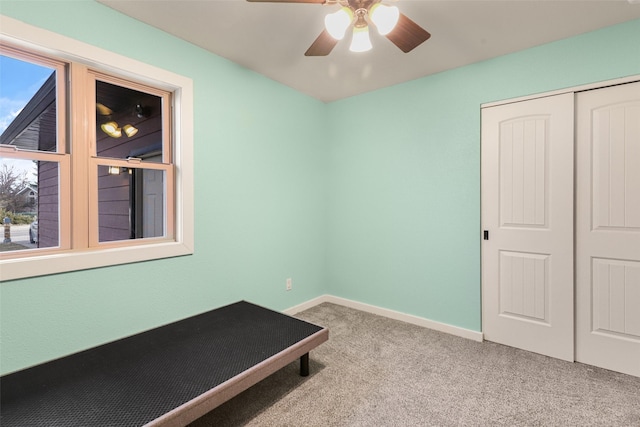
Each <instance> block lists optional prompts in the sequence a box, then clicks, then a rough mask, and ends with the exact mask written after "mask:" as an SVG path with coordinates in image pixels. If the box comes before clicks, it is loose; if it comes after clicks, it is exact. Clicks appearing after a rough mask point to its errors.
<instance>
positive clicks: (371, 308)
mask: <svg viewBox="0 0 640 427" xmlns="http://www.w3.org/2000/svg"><path fill="white" fill-rule="evenodd" d="M323 302H330V303H332V304H338V305H342V306H345V307H349V308H353V309H356V310H360V311H365V312H367V313H372V314H377V315H379V316H384V317H388V318H389V319H394V320H400V321H402V322H406V323H411V324H412V325H417V326H422V327H424V328H429V329H433V330H435V331H439V332H445V333H447V334H451V335H455V336H458V337H462V338H466V339H470V340H473V341H478V342H481V341H482V340H483V334H482V332H477V331H472V330H471V329H465V328H460V327H458V326H453V325H449V324H447V323H441V322H436V321H435V320H430V319H425V318H424V317H418V316H414V315H411V314H406V313H401V312H399V311H395V310H389V309H387V308H382V307H377V306H375V305H370V304H365V303H362V302H358V301H353V300H350V299H346V298H341V297H336V296H333V295H321V296H319V297H316V298H313V299H311V300H309V301H306V302H303V303H302V304H298V305H296V306H294V307H291V308H289V309H287V310H284V313H286V314H289V315H293V314H296V313H299V312H301V311H304V310H307V309H309V308H311V307H314V306H316V305H318V304H322V303H323Z"/></svg>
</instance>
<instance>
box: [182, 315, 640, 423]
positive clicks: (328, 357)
mask: <svg viewBox="0 0 640 427" xmlns="http://www.w3.org/2000/svg"><path fill="white" fill-rule="evenodd" d="M297 317H300V318H302V319H305V320H308V321H310V322H313V323H317V324H319V325H322V326H326V327H328V328H329V331H330V333H329V341H328V342H326V343H324V344H322V345H321V346H320V347H318V348H317V349H315V350H313V351H312V352H311V363H310V366H311V375H310V376H309V377H307V378H302V377H300V376H299V375H298V364H297V363H294V364H291V365H289V366H287V367H285V368H284V369H282V370H281V371H279V372H277V373H275V374H274V375H272V376H271V377H269V378H267V379H266V380H264V381H262V382H261V383H258V384H256V385H255V386H254V387H252V388H250V389H248V390H247V391H245V392H244V393H242V394H240V395H238V396H237V397H235V398H234V399H232V400H230V401H229V402H227V403H225V404H224V405H222V406H220V407H218V408H216V409H215V410H213V411H212V412H210V413H208V414H207V415H205V416H203V417H202V418H200V419H199V420H197V421H195V422H194V423H193V424H192V427H203V426H216V427H219V426H318V427H320V426H621V427H640V378H636V377H631V376H627V375H623V374H618V373H615V372H610V371H607V370H604V369H599V368H594V367H591V366H587V365H582V364H579V363H568V362H563V361H560V360H556V359H551V358H548V357H545V356H540V355H537V354H534V353H529V352H526V351H522V350H517V349H513V348H510V347H505V346H502V345H498V344H493V343H489V342H484V343H478V342H474V341H470V340H466V339H463V338H458V337H455V336H452V335H448V334H444V333H440V332H436V331H432V330H430V329H425V328H421V327H418V326H414V325H410V324H406V323H403V322H399V321H395V320H390V319H387V318H384V317H380V316H376V315H373V314H369V313H364V312H361V311H357V310H353V309H350V308H346V307H342V306H339V305H335V304H329V303H325V304H321V305H318V306H316V307H313V308H311V309H309V310H306V311H304V312H302V313H300V314H298V315H297Z"/></svg>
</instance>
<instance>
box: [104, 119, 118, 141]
mask: <svg viewBox="0 0 640 427" xmlns="http://www.w3.org/2000/svg"><path fill="white" fill-rule="evenodd" d="M100 128H101V129H102V131H103V132H104V133H106V134H107V135H109V136H110V137H112V138H120V137H121V136H122V130H121V129H120V128H119V127H118V124H117V123H116V122H107V123H104V124H102V125H100Z"/></svg>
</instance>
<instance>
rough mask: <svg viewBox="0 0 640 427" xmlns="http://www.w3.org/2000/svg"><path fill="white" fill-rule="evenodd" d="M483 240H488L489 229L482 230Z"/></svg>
mask: <svg viewBox="0 0 640 427" xmlns="http://www.w3.org/2000/svg"><path fill="white" fill-rule="evenodd" d="M484 240H489V230H484Z"/></svg>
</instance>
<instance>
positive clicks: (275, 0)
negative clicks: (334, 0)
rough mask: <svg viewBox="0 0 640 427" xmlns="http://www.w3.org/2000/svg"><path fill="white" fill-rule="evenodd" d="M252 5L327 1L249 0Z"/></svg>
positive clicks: (321, 1)
mask: <svg viewBox="0 0 640 427" xmlns="http://www.w3.org/2000/svg"><path fill="white" fill-rule="evenodd" d="M247 1H248V2H252V3H254V2H255V3H318V4H324V3H327V0H247Z"/></svg>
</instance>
